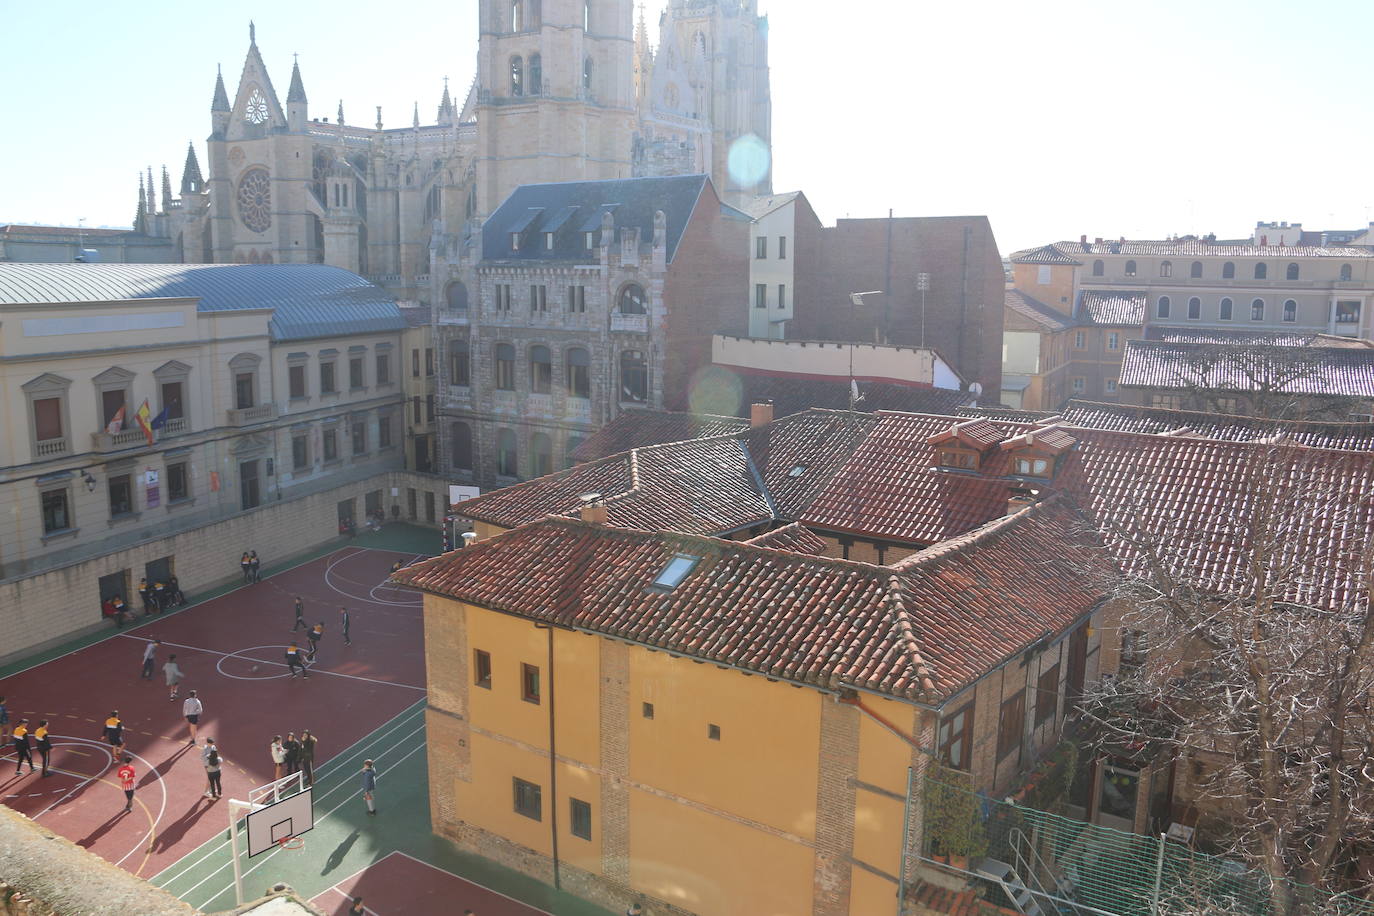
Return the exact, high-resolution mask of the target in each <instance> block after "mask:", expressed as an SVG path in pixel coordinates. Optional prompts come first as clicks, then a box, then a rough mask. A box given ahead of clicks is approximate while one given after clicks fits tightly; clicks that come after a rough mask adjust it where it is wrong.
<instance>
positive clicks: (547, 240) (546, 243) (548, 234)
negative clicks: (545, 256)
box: [544, 232, 553, 251]
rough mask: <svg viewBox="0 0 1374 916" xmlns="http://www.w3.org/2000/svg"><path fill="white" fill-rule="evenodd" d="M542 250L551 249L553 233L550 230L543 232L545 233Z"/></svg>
mask: <svg viewBox="0 0 1374 916" xmlns="http://www.w3.org/2000/svg"><path fill="white" fill-rule="evenodd" d="M544 250H545V251H553V233H552V232H545V233H544Z"/></svg>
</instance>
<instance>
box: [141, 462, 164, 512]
mask: <svg viewBox="0 0 1374 916" xmlns="http://www.w3.org/2000/svg"><path fill="white" fill-rule="evenodd" d="M143 485H144V486H145V487H146V488H147V490H146V493H145V495H146V497H147V499H146V505H147V507H148V508H149V509H156V508H157V507H158V506H159V505H160V504H161V501H162V493H161V489H160V488H159V486H158V472H157V471H155V470H153V469H152V468H148V470H146V471H144V472H143Z"/></svg>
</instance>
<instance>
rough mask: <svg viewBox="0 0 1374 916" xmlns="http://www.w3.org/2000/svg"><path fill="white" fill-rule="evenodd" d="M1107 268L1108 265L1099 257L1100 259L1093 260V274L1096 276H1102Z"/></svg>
mask: <svg viewBox="0 0 1374 916" xmlns="http://www.w3.org/2000/svg"><path fill="white" fill-rule="evenodd" d="M1106 269H1107V267H1106V265H1105V264H1103V263H1102V261H1101V260H1100V259H1099V260H1096V261H1093V276H1094V277H1100V276H1102V274H1103V272H1105V271H1106Z"/></svg>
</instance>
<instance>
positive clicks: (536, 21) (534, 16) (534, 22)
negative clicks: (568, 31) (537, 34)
mask: <svg viewBox="0 0 1374 916" xmlns="http://www.w3.org/2000/svg"><path fill="white" fill-rule="evenodd" d="M529 4H530V10H529V12H530V15H529V20H530V28H532V29H537V28H539V27H540V26H541V25H543V24H544V2H543V0H529Z"/></svg>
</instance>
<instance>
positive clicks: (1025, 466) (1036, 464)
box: [1016, 386, 1080, 477]
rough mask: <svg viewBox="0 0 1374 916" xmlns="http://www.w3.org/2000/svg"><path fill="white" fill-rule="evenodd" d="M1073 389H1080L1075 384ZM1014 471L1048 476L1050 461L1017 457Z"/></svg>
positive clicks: (1026, 474)
mask: <svg viewBox="0 0 1374 916" xmlns="http://www.w3.org/2000/svg"><path fill="white" fill-rule="evenodd" d="M1074 390H1075V391H1078V390H1080V389H1078V388H1077V386H1075V388H1074ZM1016 473H1017V474H1018V475H1020V476H1021V477H1048V476H1050V462H1049V459H1048V458H1017V459H1016Z"/></svg>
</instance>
